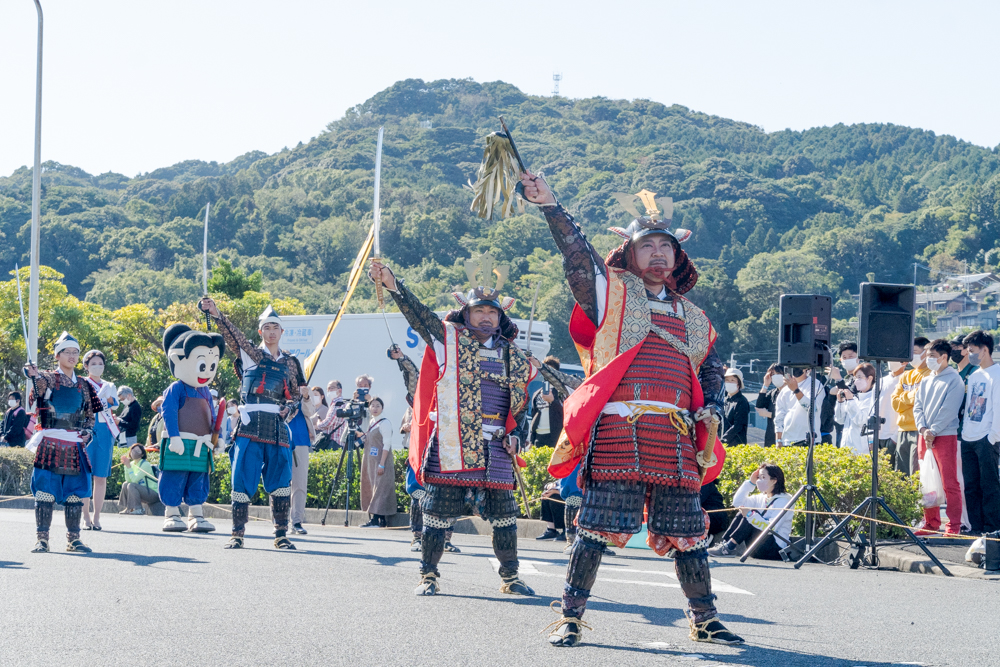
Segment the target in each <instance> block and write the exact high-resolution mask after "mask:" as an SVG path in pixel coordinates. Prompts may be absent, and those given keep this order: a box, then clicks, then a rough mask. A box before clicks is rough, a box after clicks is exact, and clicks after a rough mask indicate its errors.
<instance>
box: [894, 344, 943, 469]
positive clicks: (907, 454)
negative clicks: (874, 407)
mask: <svg viewBox="0 0 1000 667" xmlns="http://www.w3.org/2000/svg"><path fill="white" fill-rule="evenodd" d="M929 343H930V341H929V340H927V339H926V338H924V337H923V336H917V337H916V338H914V339H913V359H912V360H911V361H910V366H911V367H912V369H911V370H909V371H907V372H906V373H905V374H904V375H903V378H902V379H901V380H900V381H899V384H898V385H896V388H895V389H894V390H893V392H892V409H893V410H895V411H896V415H897V422H896V423H897V424H898V425H899V435H898V437H897V440H896V451H895V456H894V457H893V461H892V467H893V468H895V469H896V470H899V471H900V472H902V473H903V474H904V475H912V474H913V473H914V472H916V471H917V438H918V437H919V433H917V426H916V424H915V423H914V421H913V401H914V400H915V399H916V396H917V387H919V386H920V383H921V382H923V380H924V378H926V377H927V376H928V375H930V374H931V370H930V369H929V368H928V367H927V354H926V352H925V350H924V348H925V347H926V346H927V345H928V344H929ZM948 351H949V354H950V352H951V345H949V346H948Z"/></svg>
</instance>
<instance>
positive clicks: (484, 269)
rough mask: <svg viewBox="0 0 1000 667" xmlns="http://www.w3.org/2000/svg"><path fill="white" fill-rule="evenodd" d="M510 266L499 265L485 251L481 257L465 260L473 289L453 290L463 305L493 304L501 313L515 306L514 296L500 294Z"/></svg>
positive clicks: (454, 295) (457, 299)
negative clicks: (465, 292) (464, 290)
mask: <svg viewBox="0 0 1000 667" xmlns="http://www.w3.org/2000/svg"><path fill="white" fill-rule="evenodd" d="M509 273H510V267H509V266H507V265H506V264H501V265H497V264H496V260H495V259H493V255H491V254H489V253H488V252H484V253H483V254H481V255H479V257H474V258H472V259H467V260H465V275H467V276H468V277H469V283H470V284H471V285H472V289H470V290H469V292H468V294H464V295H463V294H462V293H461V292H452V293H451V295H452V296H453V297H455V300H456V301H458V302H459V303H460V304H461V305H462V306H463V307H470V308H471V307H472V306H493V307H494V308H496V309H497V310H499V311H500V312H501V313H503V312H506V311H508V310H510V309H511V308H512V307H513V306H514V301H515V299H514V298H513V297H509V296H505V297H501V296H500V289H501V288H502V287H503V286H504V283H506V282H507V275H508V274H509Z"/></svg>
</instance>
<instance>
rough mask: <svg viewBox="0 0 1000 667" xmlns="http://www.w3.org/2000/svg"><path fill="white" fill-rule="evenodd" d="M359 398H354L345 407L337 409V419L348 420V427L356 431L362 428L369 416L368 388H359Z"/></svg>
mask: <svg viewBox="0 0 1000 667" xmlns="http://www.w3.org/2000/svg"><path fill="white" fill-rule="evenodd" d="M356 394H357V396H358V397H357V398H352V399H351V400H350V401H348V402H347V403H346V404H345V405H344V407H342V408H337V417H339V418H340V419H346V420H347V424H348V426H350V427H351V428H352V429H356V428H358V427H359V426H361V421H362V420H363V419H364V418H365V416H366V415H367V414H368V401H367V400H366V399H367V398H368V388H367V387H358V389H357V392H356Z"/></svg>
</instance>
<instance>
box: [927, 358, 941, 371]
mask: <svg viewBox="0 0 1000 667" xmlns="http://www.w3.org/2000/svg"><path fill="white" fill-rule="evenodd" d="M927 368H929V369H931V370H932V371H935V372H936V371H938V370H940V368H941V364H939V363H938V360H937V357H927Z"/></svg>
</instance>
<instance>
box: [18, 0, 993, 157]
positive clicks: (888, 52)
mask: <svg viewBox="0 0 1000 667" xmlns="http://www.w3.org/2000/svg"><path fill="white" fill-rule="evenodd" d="M42 4H43V8H44V10H45V17H46V31H45V64H44V101H43V134H42V159H43V160H55V161H57V162H62V163H64V164H72V165H75V166H79V167H82V168H83V169H86V170H87V171H89V172H91V173H95V174H96V173H102V172H105V171H116V172H121V173H124V174H126V175H128V176H134V175H136V174H138V173H140V172H145V171H150V170H152V169H155V168H157V167H162V166H167V165H170V164H173V163H175V162H179V161H181V160H187V159H201V160H217V161H220V162H222V161H228V160H231V159H233V158H234V157H236V156H237V155H240V154H242V153H245V152H247V151H250V150H263V151H267V152H275V151H277V150H280V149H281V148H282V147H284V146H294V145H295V144H297V143H298V142H299V141H308V140H309V139H310V138H311V137H314V136H316V135H317V134H319V133H320V132H321V131H322V130H323V128H324V127H325V125H326V124H327V123H328V122H329V121H331V120H335V119H337V118H339V117H341V116H342V115H343V113H344V111H345V110H346V109H348V108H349V107H351V106H353V105H355V104H359V103H361V102H363V101H364V100H366V99H368V98H369V97H371V96H372V95H373V94H375V93H377V92H378V91H380V90H382V89H384V88H386V87H387V86H390V85H391V84H392V83H393V82H395V81H398V80H400V79H405V78H422V79H425V80H433V79H440V78H451V77H455V78H464V77H472V78H473V79H476V80H477V81H493V80H497V79H500V80H503V81H507V82H509V83H512V84H514V85H516V86H518V87H519V88H521V90H523V91H525V92H527V93H531V94H536V95H548V94H551V90H552V74H553V72H554V71H559V72H561V73H562V75H563V80H562V83H561V90H560V92H561V93H562V94H563V95H565V96H567V97H574V98H577V97H590V96H595V95H602V96H605V97H609V98H626V99H634V98H649V99H653V100H657V101H659V102H663V103H665V104H674V103H678V104H683V105H685V106H688V107H691V108H692V109H696V110H699V111H704V112H706V113H711V114H716V115H720V116H725V117H729V118H735V119H738V120H743V121H747V122H750V123H754V124H756V125H760V126H762V127H763V128H764V129H765V130H768V131H773V130H781V129H784V128H792V129H806V128H809V127H815V126H820V125H831V124H835V123H858V122H891V123H896V124H901V125H908V126H914V127H921V128H925V129H929V130H933V131H934V132H937V133H939V134H951V135H955V136H957V137H959V138H961V139H965V140H967V141H970V142H973V143H975V144H979V145H981V146H987V147H994V146H997V144H1000V123H998V117H1000V114H998V110H997V108H998V106H1000V105H998V103H1000V89H998V86H997V81H998V73H997V72H998V67H997V66H998V59H1000V56H998V53H1000V51H998V48H997V35H998V34H1000V3H997V2H961V3H942V2H923V1H918V0H908V1H906V2H901V1H900V2H896V1H877V0H866V1H864V2H853V1H847V0H842V1H839V2H826V3H818V2H803V1H802V0H796V1H794V2H745V1H743V2H728V1H717V2H710V3H709V2H692V1H690V0H688V1H687V2H670V1H667V0H659V1H653V2H638V1H636V2H629V1H626V0H618V1H617V2H607V1H604V2H593V1H591V0H572V1H565V2H546V1H544V0H539V1H538V2H535V3H531V2H523V1H522V2H499V3H496V2H481V1H476V0H465V1H458V2H452V1H444V0H434V1H433V2H429V1H426V0H424V1H417V0H407V1H401V0H388V1H383V2H359V1H355V2H339V1H335V0H322V1H313V0H295V1H294V2H289V1H284V2H278V1H275V0H271V1H270V2H263V1H258V0H212V1H208V0H119V1H114V0H88V1H87V2H83V1H81V0H42ZM533 6H534V7H535V8H534V9H532V7H533ZM35 26H36V22H35V10H34V4H33V2H32V0H5V1H4V2H2V3H0V72H2V73H3V76H2V78H0V174H2V175H8V174H10V173H11V171H13V170H14V169H16V168H17V167H19V166H21V165H30V164H31V162H32V159H33V158H32V151H33V143H32V136H33V127H34V90H35V88H34V86H35V36H36V32H35Z"/></svg>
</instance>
